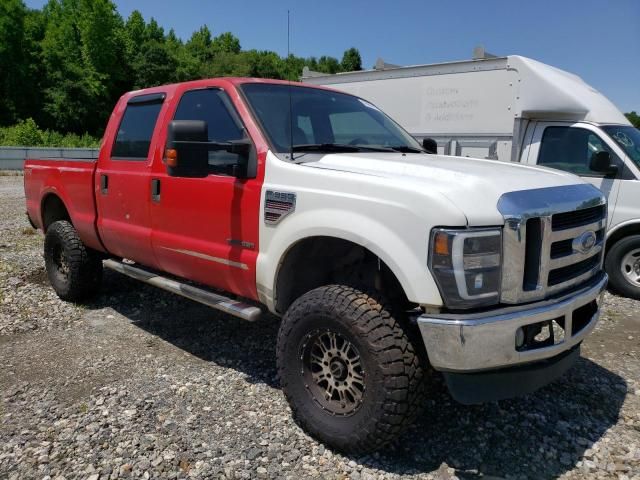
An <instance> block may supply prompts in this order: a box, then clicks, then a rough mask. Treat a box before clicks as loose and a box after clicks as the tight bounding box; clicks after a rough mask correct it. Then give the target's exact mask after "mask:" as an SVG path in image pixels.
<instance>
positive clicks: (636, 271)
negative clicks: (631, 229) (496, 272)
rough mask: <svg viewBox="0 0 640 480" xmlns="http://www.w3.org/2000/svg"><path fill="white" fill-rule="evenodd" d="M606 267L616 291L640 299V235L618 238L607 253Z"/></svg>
mask: <svg viewBox="0 0 640 480" xmlns="http://www.w3.org/2000/svg"><path fill="white" fill-rule="evenodd" d="M605 269H606V271H607V274H608V275H609V281H610V283H611V286H612V288H613V289H614V290H615V291H616V292H618V293H620V294H621V295H624V296H625V297H629V298H635V299H636V300H640V235H632V236H630V237H626V238H623V239H622V240H618V241H617V242H616V243H615V244H614V245H613V247H611V249H610V250H609V252H608V253H607V258H606V259H605Z"/></svg>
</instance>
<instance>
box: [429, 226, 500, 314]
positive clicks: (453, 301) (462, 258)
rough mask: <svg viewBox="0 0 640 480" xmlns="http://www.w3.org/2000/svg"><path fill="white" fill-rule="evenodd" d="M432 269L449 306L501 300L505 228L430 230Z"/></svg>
mask: <svg viewBox="0 0 640 480" xmlns="http://www.w3.org/2000/svg"><path fill="white" fill-rule="evenodd" d="M429 269H430V270H431V273H432V274H433V276H434V277H435V279H436V283H437V284H438V287H439V288H440V293H441V294H442V297H443V299H444V303H445V305H446V306H447V307H449V308H471V307H481V306H486V305H494V304H496V303H498V302H499V300H500V282H501V272H502V230H501V229H498V228H492V229H469V230H447V229H442V228H436V229H434V230H433V231H432V232H431V249H430V255H429Z"/></svg>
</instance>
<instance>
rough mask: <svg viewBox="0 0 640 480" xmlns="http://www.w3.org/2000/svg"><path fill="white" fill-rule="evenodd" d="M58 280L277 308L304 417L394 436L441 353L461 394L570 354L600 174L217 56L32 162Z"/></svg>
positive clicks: (593, 303) (596, 239)
mask: <svg viewBox="0 0 640 480" xmlns="http://www.w3.org/2000/svg"><path fill="white" fill-rule="evenodd" d="M24 170H25V176H24V182H25V192H26V199H27V214H28V217H29V220H30V221H31V223H32V224H33V225H34V226H36V227H37V228H39V229H41V230H42V231H43V232H44V233H45V242H44V259H45V266H46V271H47V274H48V278H49V280H50V282H51V285H52V286H53V288H54V289H55V291H56V292H57V294H58V295H59V297H60V298H62V299H64V300H69V301H81V300H84V299H87V298H88V297H89V296H90V295H92V294H94V293H96V292H97V291H98V288H99V286H100V281H101V276H102V269H103V268H104V267H107V268H110V269H113V270H116V271H118V272H121V273H123V274H125V275H128V276H130V277H133V278H135V279H138V280H140V281H142V282H146V283H149V284H152V285H155V286H157V287H160V288H163V289H165V290H168V291H170V292H174V293H176V294H179V295H183V296H185V297H188V298H191V299H193V300H195V301H198V302H202V303H204V304H207V305H209V306H211V307H213V308H215V309H218V310H221V311H223V312H226V313H229V314H231V315H234V316H236V317H239V318H241V319H244V320H249V321H255V320H258V319H259V318H260V317H261V315H263V314H264V313H265V312H266V311H267V310H268V311H269V312H271V313H272V314H275V315H277V316H281V317H282V322H281V325H280V330H279V334H278V340H277V350H276V351H277V365H278V374H279V377H280V380H281V384H282V389H283V392H284V394H285V396H286V398H287V400H288V401H289V404H290V405H291V409H292V412H293V415H294V417H295V418H296V420H297V421H298V423H299V424H300V425H301V426H302V427H303V428H304V429H306V430H307V431H308V432H310V433H311V434H312V435H314V436H316V437H317V438H319V439H320V440H322V441H324V442H325V443H327V444H328V445H331V446H333V447H334V448H337V449H339V450H343V451H352V452H364V451H370V450H373V449H376V448H378V447H380V446H381V445H383V444H384V443H385V442H388V441H390V440H391V439H393V438H394V437H395V436H397V435H398V433H399V432H401V431H402V429H403V428H404V427H406V426H407V425H409V424H411V423H412V422H413V421H414V420H415V418H416V416H417V415H418V414H419V413H418V412H419V407H420V405H421V404H422V403H423V396H424V394H425V393H426V391H427V390H428V388H427V386H428V385H429V383H428V382H427V381H426V380H427V378H428V377H429V376H430V372H434V371H437V372H441V373H442V375H444V378H445V380H446V384H447V386H448V389H449V391H450V392H451V394H452V396H453V397H454V398H455V399H456V400H458V401H460V402H462V403H465V404H472V403H479V402H483V401H493V400H497V399H503V398H509V397H513V396H516V395H521V394H526V393H529V392H532V391H534V390H536V389H538V388H540V387H541V386H543V385H545V384H547V383H549V382H551V381H552V380H553V379H555V378H557V377H558V376H560V375H561V374H563V373H564V372H565V371H566V370H567V369H568V368H569V367H570V366H571V365H572V364H573V363H574V362H575V360H576V359H577V358H578V357H579V352H580V344H581V342H582V341H583V339H584V338H585V337H586V336H587V335H588V334H589V333H590V332H591V331H592V329H593V328H594V326H595V324H596V322H597V320H598V317H599V311H600V301H601V294H602V292H603V290H604V289H605V287H606V283H607V276H606V274H605V273H604V272H603V269H602V263H603V242H604V232H605V228H606V222H607V207H606V200H605V198H604V196H603V195H602V193H601V192H600V191H599V190H598V189H596V188H595V187H593V186H592V185H589V184H587V183H585V182H583V181H582V180H580V179H579V178H578V177H576V176H574V175H571V174H569V173H564V172H560V171H554V170H550V169H542V168H539V167H533V166H523V165H515V164H496V163H495V162H492V161H489V160H477V159H469V158H459V157H448V156H438V155H428V154H426V153H425V151H424V150H423V149H422V148H421V146H420V145H419V144H418V143H417V141H416V140H415V139H413V138H412V137H411V136H410V135H409V134H408V133H407V132H405V131H404V130H403V129H402V128H401V127H399V126H398V124H396V123H395V122H394V121H393V120H391V119H390V118H389V117H388V116H386V115H385V114H384V113H383V112H382V111H381V110H379V109H378V108H377V107H375V106H374V105H372V104H371V103H369V102H367V101H365V100H363V99H361V98H358V97H356V96H352V95H348V94H345V93H339V92H337V91H332V90H329V89H326V88H321V87H315V86H307V85H302V84H298V83H293V82H282V81H276V80H259V79H242V78H224V79H210V80H199V81H194V82H187V83H181V84H175V85H165V86H160V87H154V88H149V89H145V90H139V91H134V92H130V93H127V94H125V95H124V96H122V98H121V99H120V100H119V101H118V103H117V105H116V107H115V109H114V111H113V113H112V115H111V117H110V119H109V122H108V125H107V128H106V131H105V134H104V137H103V140H102V146H101V149H100V154H99V157H98V159H97V160H77V159H74V160H71V159H68V160H59V159H58V160H47V159H32V160H27V161H26V163H25V167H24Z"/></svg>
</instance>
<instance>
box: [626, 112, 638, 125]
mask: <svg viewBox="0 0 640 480" xmlns="http://www.w3.org/2000/svg"><path fill="white" fill-rule="evenodd" d="M624 116H625V117H627V119H628V120H629V121H630V122H631V124H632V125H633V126H634V127H636V128H640V115H638V114H637V113H636V111H635V110H633V111H631V112H629V113H625V114H624Z"/></svg>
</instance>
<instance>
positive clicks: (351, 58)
mask: <svg viewBox="0 0 640 480" xmlns="http://www.w3.org/2000/svg"><path fill="white" fill-rule="evenodd" d="M340 67H341V69H342V71H343V72H354V71H356V70H362V58H361V57H360V52H359V51H358V49H357V48H354V47H351V48H350V49H348V50H345V52H344V55H342V62H340Z"/></svg>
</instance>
